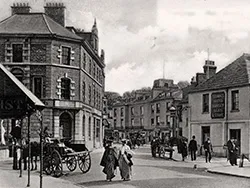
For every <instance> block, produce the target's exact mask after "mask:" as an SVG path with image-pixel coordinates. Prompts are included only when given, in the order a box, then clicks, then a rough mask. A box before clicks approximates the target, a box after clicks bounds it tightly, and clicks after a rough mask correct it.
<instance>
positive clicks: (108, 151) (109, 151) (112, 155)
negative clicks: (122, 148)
mask: <svg viewBox="0 0 250 188" xmlns="http://www.w3.org/2000/svg"><path fill="white" fill-rule="evenodd" d="M112 142H113V140H110V139H107V140H106V146H105V151H104V153H103V156H102V159H101V163H100V165H101V166H103V167H104V168H103V173H104V174H106V180H107V181H112V179H113V178H114V177H115V170H116V167H117V166H118V155H117V152H116V149H115V148H114V147H112Z"/></svg>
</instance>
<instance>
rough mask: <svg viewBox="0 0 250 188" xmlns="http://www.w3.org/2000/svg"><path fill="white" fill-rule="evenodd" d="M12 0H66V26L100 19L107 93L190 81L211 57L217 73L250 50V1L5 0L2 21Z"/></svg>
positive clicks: (39, 6)
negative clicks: (160, 82)
mask: <svg viewBox="0 0 250 188" xmlns="http://www.w3.org/2000/svg"><path fill="white" fill-rule="evenodd" d="M13 2H26V3H27V2H28V3H29V4H30V6H31V7H32V9H31V12H43V6H44V5H45V3H46V2H63V3H64V4H65V6H66V25H67V26H74V27H76V28H82V29H85V30H86V31H90V30H91V27H92V25H93V23H94V19H95V18H96V20H97V26H98V30H99V41H100V42H99V44H100V49H104V51H105V63H106V68H105V75H106V85H105V90H106V91H114V92H118V93H120V94H122V93H124V92H126V91H131V90H134V89H140V88H142V87H152V85H153V81H154V80H155V79H159V78H166V79H173V80H174V82H175V83H178V82H179V81H188V82H190V81H191V78H192V77H193V76H195V74H196V73H197V72H203V65H204V63H205V60H206V59H208V58H209V59H210V60H213V61H215V65H216V66H217V72H218V71H219V70H221V69H222V68H224V67H225V66H227V65H228V64H230V63H231V62H233V61H234V60H235V59H237V58H238V57H239V56H241V55H242V54H243V53H250V11H249V10H250V2H248V0H51V1H49V0H29V1H28V0H26V1H25V0H19V1H17V0H15V1H14V0H0V12H1V13H0V20H2V19H4V18H6V17H8V16H10V14H11V13H10V12H11V10H10V6H11V5H12V4H13Z"/></svg>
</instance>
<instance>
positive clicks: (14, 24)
mask: <svg viewBox="0 0 250 188" xmlns="http://www.w3.org/2000/svg"><path fill="white" fill-rule="evenodd" d="M0 34H18V35H20V34H41V35H45V34H46V35H48V34H49V35H51V34H54V35H56V36H60V37H65V38H70V39H77V40H81V39H82V38H81V37H79V36H77V35H76V34H74V33H72V32H70V31H69V30H68V29H66V28H65V27H63V26H62V25H60V24H58V23H57V22H55V21H54V20H52V19H51V18H50V17H49V16H47V15H46V14H44V13H27V14H23V13H22V14H14V15H12V16H10V17H8V18H7V19H5V20H3V21H1V22H0Z"/></svg>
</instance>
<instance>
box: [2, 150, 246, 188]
mask: <svg viewBox="0 0 250 188" xmlns="http://www.w3.org/2000/svg"><path fill="white" fill-rule="evenodd" d="M144 147H148V146H144ZM103 151H104V150H103V148H100V149H96V150H93V151H92V154H95V153H99V152H103ZM149 157H151V156H150V155H149ZM173 158H174V159H175V160H176V165H177V166H183V165H184V166H185V165H186V166H189V167H192V166H193V167H196V168H205V169H206V171H207V172H210V173H218V174H224V175H230V176H238V177H243V178H250V162H249V161H247V159H245V160H244V165H243V167H241V168H240V167H239V166H231V165H230V163H229V162H228V161H227V159H226V158H219V157H213V158H212V161H211V163H205V158H204V157H203V156H198V157H197V160H196V161H191V160H190V159H189V158H188V159H186V160H185V162H182V161H181V158H180V155H179V154H177V153H174V154H173ZM238 164H239V160H238ZM19 175H20V171H19V170H12V159H8V160H0V187H1V188H24V187H27V183H28V172H27V171H23V172H22V177H19ZM42 185H43V186H42V187H46V188H69V187H70V188H79V185H75V184H73V183H72V182H70V181H68V180H64V179H61V178H54V177H51V176H47V175H43V181H42ZM30 187H31V188H33V187H34V188H35V187H36V188H38V187H40V174H39V171H31V176H30ZM81 187H83V186H81Z"/></svg>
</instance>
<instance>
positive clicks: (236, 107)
mask: <svg viewBox="0 0 250 188" xmlns="http://www.w3.org/2000/svg"><path fill="white" fill-rule="evenodd" d="M232 110H239V91H238V90H237V91H232Z"/></svg>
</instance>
